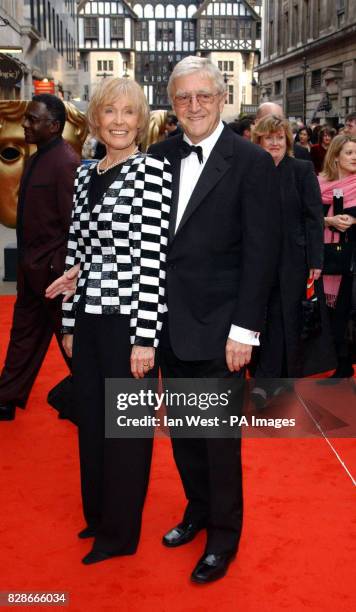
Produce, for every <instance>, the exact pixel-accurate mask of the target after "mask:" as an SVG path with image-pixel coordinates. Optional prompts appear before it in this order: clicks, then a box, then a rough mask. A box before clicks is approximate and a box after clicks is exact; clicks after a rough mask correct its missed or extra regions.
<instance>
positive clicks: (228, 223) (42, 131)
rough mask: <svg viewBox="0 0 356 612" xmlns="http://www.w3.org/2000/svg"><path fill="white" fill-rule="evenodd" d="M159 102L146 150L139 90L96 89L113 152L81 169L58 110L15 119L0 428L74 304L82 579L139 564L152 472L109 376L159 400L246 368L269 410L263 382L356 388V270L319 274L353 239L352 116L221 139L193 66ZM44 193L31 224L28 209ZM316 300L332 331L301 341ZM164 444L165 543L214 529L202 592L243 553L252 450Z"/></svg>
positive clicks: (67, 328) (92, 116)
mask: <svg viewBox="0 0 356 612" xmlns="http://www.w3.org/2000/svg"><path fill="white" fill-rule="evenodd" d="M168 94H169V97H170V100H171V103H172V107H173V109H174V113H175V115H171V116H170V117H169V120H167V132H169V134H168V133H167V138H166V139H165V140H163V141H161V142H159V143H156V144H154V145H152V146H151V147H150V148H149V150H148V152H147V153H145V152H142V151H141V150H140V144H141V142H142V141H143V140H144V138H145V133H146V131H147V126H148V122H149V107H148V104H147V101H146V99H145V97H144V95H143V92H142V89H141V88H140V87H139V85H138V84H137V83H135V82H134V81H132V80H128V79H119V78H110V79H109V78H108V79H103V80H102V82H101V84H100V85H99V86H98V87H97V89H96V91H95V93H94V95H93V96H92V98H91V100H90V103H89V108H88V111H87V117H88V123H89V127H90V131H91V134H92V136H94V137H95V138H96V139H97V140H98V142H100V143H101V144H102V145H104V146H105V149H104V150H103V155H102V156H101V158H100V160H99V161H98V160H96V161H93V162H92V163H90V164H89V165H88V164H85V165H79V160H77V159H75V158H74V156H72V155H71V154H70V153H69V151H68V150H67V147H66V145H65V143H64V142H63V140H62V138H61V133H62V130H63V109H62V107H61V103H60V101H59V100H56V102H55V103H54V102H53V98H54V97H53V96H48V95H42V96H37V97H36V98H34V100H33V101H32V102H31V104H30V105H29V109H28V111H27V113H26V116H25V119H24V129H25V137H26V140H27V142H32V143H35V144H37V146H38V151H37V153H36V154H35V155H34V156H32V157H31V158H30V160H29V163H28V165H27V167H26V170H25V174H24V176H23V178H22V181H21V186H20V198H19V217H18V218H19V223H18V237H19V248H20V262H19V275H20V278H22V277H23V281H22V284H19V288H18V296H17V301H16V305H15V310H14V319H13V326H12V332H11V339H10V344H9V348H8V353H7V357H6V360H5V366H4V369H3V372H2V374H1V377H0V419H2V420H5V419H8V420H11V419H14V418H15V410H16V407H17V406H20V407H24V406H25V404H26V401H27V398H28V395H29V392H30V390H31V387H32V384H33V382H34V379H35V376H36V374H37V372H38V369H39V366H40V364H41V363H42V360H43V358H44V355H45V352H46V349H47V347H48V342H49V339H50V338H51V336H52V334H53V333H57V335H58V316H57V318H56V317H54V316H51V315H50V310H51V309H52V310H53V309H56V312H57V315H58V313H59V311H60V307H61V306H60V297H59V296H60V294H64V299H63V322H62V334H63V347H64V351H65V354H66V359H67V360H68V363H69V366H70V368H71V371H72V374H73V393H74V406H75V411H76V422H77V424H78V438H79V456H80V471H81V493H82V503H83V514H84V518H85V521H86V525H85V527H84V529H82V530H81V531H80V532H79V534H78V536H79V537H80V538H93V539H94V540H93V545H92V548H91V550H90V551H89V553H88V554H87V555H86V556H85V557H84V558H83V563H84V564H85V565H89V564H94V563H97V562H100V561H105V560H107V559H109V558H112V557H115V556H121V555H128V554H133V553H134V552H135V551H136V549H137V546H138V542H139V536H140V527H141V517H142V510H143V505H144V501H145V496H146V491H147V486H148V479H149V471H150V463H151V454H152V438H133V439H123V438H121V439H117V438H110V437H105V427H104V425H105V379H106V378H129V377H131V376H132V377H135V378H137V379H140V378H144V377H146V378H148V377H151V378H152V379H154V378H155V377H157V375H158V370H159V369H160V371H161V375H162V378H163V384H164V381H165V380H168V379H176V378H183V379H184V378H189V379H192V378H193V379H194V378H203V379H207V378H209V379H221V378H224V379H227V380H230V379H231V380H232V379H240V378H242V377H244V376H245V372H246V368H247V366H249V365H250V367H251V372H253V374H254V376H255V377H256V379H258V381H259V383H258V385H259V386H256V388H255V391H256V392H255V394H254V396H255V400H256V403H257V401H258V407H259V409H261V403H262V404H265V403H266V402H267V401H268V400H269V397H270V395H271V394H273V392H274V389H273V387H271V386H270V387H269V384H270V383H269V381H270V379H276V378H295V377H300V376H305V375H309V374H315V373H321V372H326V371H330V370H335V371H334V373H333V374H332V377H330V378H326V379H325V380H326V381H328V382H330V381H331V382H335V381H336V382H338V380H339V379H340V377H351V376H352V375H353V367H352V363H353V354H352V348H354V347H352V345H351V344H350V342H349V341H348V332H349V331H350V322H352V316H353V314H354V312H355V304H354V301H355V282H354V281H355V275H354V274H353V272H352V260H350V265H349V269H346V270H345V271H344V272H343V273H342V274H328V275H323V268H324V242H325V243H327V244H334V243H336V244H338V245H339V244H340V245H344V244H346V243H347V244H348V245H350V244H351V245H352V244H353V243H354V242H355V240H356V234H355V225H356V136H354V135H352V129H354V130H355V132H356V115H350V116H349V117H348V118H347V119H346V124H345V128H344V129H343V132H342V134H340V135H336V133H334V130H333V129H331V128H329V127H325V128H322V129H321V130H320V131H319V137H318V144H312V141H313V134H312V133H311V131H310V129H309V128H308V127H307V126H299V130H298V134H297V138H295V135H294V134H293V131H292V127H291V125H290V123H289V122H288V120H287V119H286V118H285V117H284V114H283V110H282V109H281V107H279V106H278V105H276V104H272V103H264V104H262V105H261V106H260V108H259V110H258V113H257V116H256V117H255V118H253V120H252V119H250V118H246V119H242V120H241V121H239V122H235V123H234V125H231V124H230V125H229V126H228V125H226V124H224V123H223V121H222V120H221V114H222V112H223V108H224V103H225V96H226V84H225V82H224V78H223V75H222V74H221V72H220V71H219V70H218V69H217V68H216V67H215V66H214V65H213V64H212V63H211V62H210V61H209V60H207V59H205V58H201V57H187V58H185V59H183V60H182V61H180V62H179V63H178V64H177V65H176V66H175V68H174V70H173V72H172V74H171V76H170V79H169V83H168ZM61 113H62V114H61ZM234 132H237V133H238V136H237V135H236V133H234ZM251 141H252V142H251ZM313 147H319V148H318V154H317V155H315V160H316V159H317V160H318V162H317V163H318V164H319V166H318V168H317V167H316V165H315V161H314V166H313ZM59 153H60V154H59ZM323 156H324V160H323V159H322V158H323ZM65 160H66V161H65ZM49 161H50V162H51V163H49ZM60 161H61V163H59V162H60ZM77 166H78V168H77V170H76V172H75V168H76V167H77ZM318 173H319V176H317V174H318ZM74 174H75V176H74ZM64 177H66V180H64ZM72 192H74V195H73V203H74V206H73V210H72V215H71V221H70V223H69V214H68V194H69V193H72ZM40 194H43V198H42V199H39V200H36V202H37V206H38V208H37V211H36V212H35V213H33V214H34V215H35V226H33V217H32V212H31V211H32V208H31V207H32V200H33V199H34V198H35V196H37V195H40ZM335 194H336V195H337V197H338V198H339V199H340V198H341V199H342V204H343V206H342V208H341V209H340V206H339V204H340V202H339V200H338V202H337V204H338V208H337V210H336V209H335V207H336V201H335V197H336V195H335ZM45 208H46V211H47V212H45ZM47 209H48V210H47ZM62 209H63V210H62ZM62 212H63V214H62ZM30 213H31V216H30ZM68 231H69V237H68ZM345 236H346V240H345V238H344V237H345ZM348 250H350V249H348ZM65 251H66V256H65V257H64V252H65ZM345 251H346V249H345ZM44 253H45V254H46V257H44V256H43V255H44ZM64 259H65V261H64ZM62 270H65V272H64V274H61V272H62ZM54 276H59V278H57V280H54ZM38 279H40V280H41V282H40V283H39V282H37V281H38ZM51 281H53V282H51ZM48 285H49V287H48V288H47V290H46V294H45V288H46V287H47V286H48ZM311 287H315V289H314V291H315V295H317V297H318V300H319V304H320V318H321V324H320V330H319V333H318V334H315V336H313V337H311V338H309V339H308V341H307V342H306V341H305V339H303V334H302V330H303V307H302V304H303V301H304V300H305V298H306V294H307V289H310V288H311ZM325 296H326V298H325ZM31 313H32V315H31ZM39 337H41V339H42V343H41V344H40V343H39V341H38V338H39ZM14 355H15V357H14ZM16 355H17V357H16ZM19 355H20V357H19ZM34 356H36V359H35V361H33V359H34ZM32 364H35V365H32ZM20 366H21V367H20ZM261 380H262V381H263V380H264V381H265V384H262V385H260V381H261ZM172 446H173V454H174V459H175V462H176V465H177V469H178V472H179V474H180V478H181V481H182V484H183V487H184V492H185V495H186V498H187V506H186V508H185V511H184V514H183V517H182V520H181V521H180V522H179V523H178V524H177V525H176V526H175V527H173V528H172V529H170V530H169V531H168V532H167V533H166V534H165V535H164V536H163V544H164V545H165V546H167V547H178V546H181V545H184V544H186V543H188V542H190V541H191V540H192V539H193V538H194V537H195V536H196V535H197V533H198V532H199V531H201V530H202V529H205V530H206V532H207V542H206V547H205V550H204V552H203V555H202V557H201V558H200V559H199V561H198V563H197V564H196V566H195V568H194V569H193V572H192V574H191V579H192V580H193V581H194V582H198V583H201V584H206V583H209V582H213V581H215V580H217V579H219V578H221V577H223V576H224V575H225V574H226V571H227V569H228V567H229V564H230V562H231V561H232V560H233V558H234V557H235V555H236V552H237V549H238V544H239V540H240V535H241V530H242V521H243V494H242V474H241V472H242V470H241V440H240V437H239V436H236V437H232V438H229V439H221V438H219V437H216V438H204V437H202V438H199V439H198V438H191V437H187V438H184V437H182V438H174V437H173V438H172Z"/></svg>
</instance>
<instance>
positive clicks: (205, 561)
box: [191, 551, 236, 584]
mask: <svg viewBox="0 0 356 612" xmlns="http://www.w3.org/2000/svg"><path fill="white" fill-rule="evenodd" d="M235 556H236V552H235V551H233V552H230V553H222V554H220V555H215V554H213V553H205V554H204V555H203V556H202V558H201V559H199V561H198V563H197V564H196V566H195V568H194V571H193V573H192V575H191V579H192V581H193V582H198V583H199V584H207V583H208V582H214V580H219V578H223V577H224V576H225V574H226V572H227V569H228V567H229V565H230V563H231V561H232V560H233V559H234V557H235Z"/></svg>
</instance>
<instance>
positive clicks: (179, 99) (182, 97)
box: [173, 93, 221, 108]
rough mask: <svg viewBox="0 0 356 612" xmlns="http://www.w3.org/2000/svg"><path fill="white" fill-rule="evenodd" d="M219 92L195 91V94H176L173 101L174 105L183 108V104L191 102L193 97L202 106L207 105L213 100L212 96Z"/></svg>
mask: <svg viewBox="0 0 356 612" xmlns="http://www.w3.org/2000/svg"><path fill="white" fill-rule="evenodd" d="M220 95H221V94H220V93H215V94H213V93H197V94H188V93H187V94H185V93H183V94H177V95H176V96H174V98H173V101H174V104H175V105H176V106H179V107H181V108H183V107H184V106H188V105H189V104H191V102H192V100H193V98H195V100H196V101H197V102H198V104H201V105H202V106H208V105H209V104H212V103H213V102H214V98H216V96H220Z"/></svg>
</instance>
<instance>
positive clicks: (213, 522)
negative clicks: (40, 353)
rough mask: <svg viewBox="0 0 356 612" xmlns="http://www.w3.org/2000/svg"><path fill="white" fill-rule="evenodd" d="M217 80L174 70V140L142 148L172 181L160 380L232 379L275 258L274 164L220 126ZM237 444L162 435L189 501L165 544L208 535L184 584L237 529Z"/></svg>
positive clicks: (216, 569)
mask: <svg viewBox="0 0 356 612" xmlns="http://www.w3.org/2000/svg"><path fill="white" fill-rule="evenodd" d="M225 91H226V85H225V83H224V79H223V76H222V74H221V73H220V71H219V70H218V69H217V68H216V66H214V65H213V64H211V63H210V62H209V61H208V60H207V59H205V58H201V57H187V58H185V59H183V60H182V61H181V62H179V64H177V66H176V67H175V68H174V70H173V73H172V75H171V77H170V81H169V84H168V93H169V96H170V98H171V101H172V104H173V108H174V111H175V113H176V115H177V117H178V120H179V124H180V125H181V127H182V129H183V131H184V134H181V135H179V136H175V137H172V138H169V139H167V140H166V141H164V142H161V143H157V144H155V145H153V146H152V147H151V149H150V152H152V153H155V154H160V155H162V156H165V157H166V158H167V159H168V160H169V162H170V164H171V170H172V174H173V196H172V207H171V219H170V228H169V232H170V241H169V251H168V257H167V300H168V312H167V314H166V320H165V322H164V324H163V329H162V335H161V340H160V346H159V362H160V366H161V369H162V374H163V377H164V378H166V379H169V378H229V377H238V376H241V375H242V373H243V370H244V366H245V365H246V364H248V363H249V361H250V358H251V351H252V346H253V345H257V344H258V343H259V341H258V336H259V331H260V329H261V326H262V323H263V319H264V314H265V308H266V304H267V299H268V295H269V292H270V287H271V285H272V282H273V279H274V274H275V270H276V263H277V258H278V251H279V211H278V197H277V194H276V193H274V177H275V167H274V164H273V162H272V158H271V156H270V155H269V154H267V153H266V152H265V151H264V150H263V149H262V148H260V147H256V146H255V145H253V144H251V143H250V142H249V141H248V140H246V139H243V138H240V137H239V136H237V135H235V134H234V133H233V132H232V130H230V128H229V127H227V126H226V125H224V124H223V123H222V121H221V119H220V115H221V112H222V110H223V106H224V103H225V96H226V93H225ZM240 442H241V441H240V439H238V438H236V439H218V438H215V439H212V438H210V439H204V438H202V439H188V438H185V439H184V438H176V439H172V445H173V452H174V457H175V461H176V464H177V467H178V470H179V473H180V476H181V479H182V483H183V486H184V490H185V494H186V497H187V500H188V505H187V507H186V510H185V513H184V516H183V519H182V521H181V522H180V523H179V524H178V525H177V526H176V527H174V528H173V529H171V530H170V531H169V532H168V533H166V535H165V536H164V538H163V543H164V544H165V545H166V546H168V547H176V546H180V545H183V544H186V543H187V542H189V541H191V540H192V539H193V538H194V537H195V535H196V534H197V533H198V531H199V530H201V529H203V528H206V529H207V544H206V548H205V551H204V554H203V556H202V557H201V559H200V560H199V562H198V563H197V565H196V567H195V569H194V571H193V573H192V576H191V578H192V580H193V581H195V582H199V583H208V582H212V581H214V580H217V579H218V578H221V577H222V576H224V575H225V573H226V571H227V568H228V565H229V563H230V561H231V560H232V558H233V557H234V556H235V554H236V551H237V548H238V543H239V539H240V534H241V528H242V506H243V501H242V475H241V447H240Z"/></svg>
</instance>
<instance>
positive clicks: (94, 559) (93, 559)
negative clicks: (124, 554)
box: [82, 550, 118, 565]
mask: <svg viewBox="0 0 356 612" xmlns="http://www.w3.org/2000/svg"><path fill="white" fill-rule="evenodd" d="M117 556H118V555H116V554H115V553H106V552H101V551H100V550H91V551H90V552H89V553H88V554H87V555H85V557H83V559H82V563H84V565H92V564H93V563H100V561H107V559H111V558H112V557H117Z"/></svg>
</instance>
